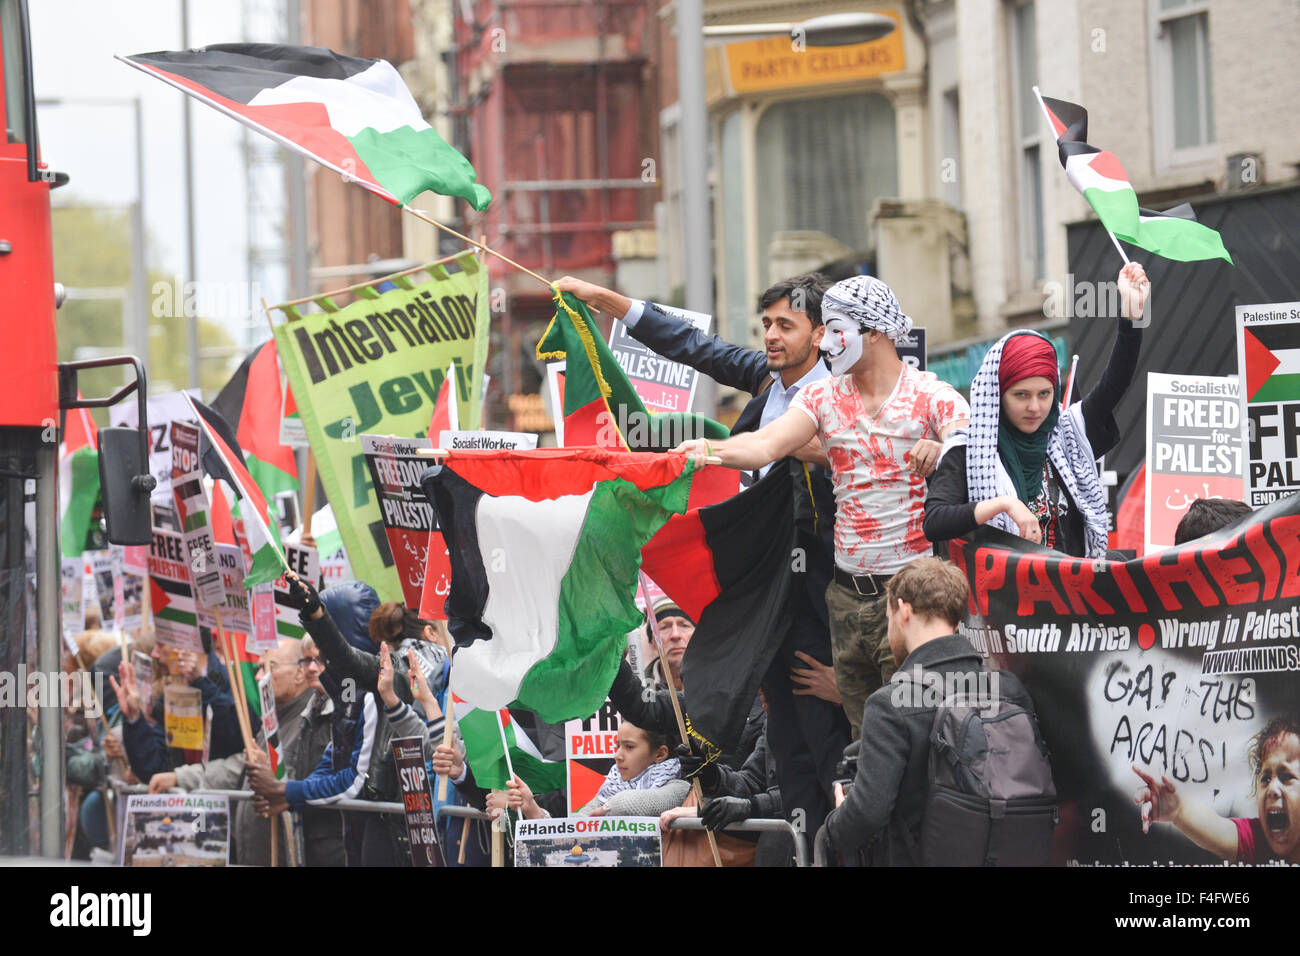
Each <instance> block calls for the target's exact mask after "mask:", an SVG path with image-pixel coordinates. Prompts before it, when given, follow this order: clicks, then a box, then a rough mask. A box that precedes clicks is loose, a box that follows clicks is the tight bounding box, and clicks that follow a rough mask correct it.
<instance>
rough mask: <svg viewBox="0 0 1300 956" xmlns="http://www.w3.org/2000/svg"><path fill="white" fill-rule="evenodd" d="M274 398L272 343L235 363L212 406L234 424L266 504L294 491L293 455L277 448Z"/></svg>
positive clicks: (276, 385) (276, 396)
mask: <svg viewBox="0 0 1300 956" xmlns="http://www.w3.org/2000/svg"><path fill="white" fill-rule="evenodd" d="M280 397H281V392H280V366H279V363H278V362H277V361H276V355H275V342H274V341H267V342H264V343H263V344H262V345H260V346H258V347H257V348H256V349H255V350H254V351H253V352H252V353H251V354H249V355H248V356H247V357H246V358H245V359H244V361H242V362H240V363H239V368H238V369H237V370H236V372H235V374H234V375H233V376H231V379H230V381H229V382H227V383H226V384H225V386H224V387H223V388H222V389H221V391H220V392H219V393H218V394H217V397H216V399H215V400H214V401H213V402H212V407H213V409H215V410H216V411H217V413H218V414H220V415H221V417H222V418H224V419H225V420H226V421H227V422H233V423H234V425H235V440H236V441H237V442H238V443H239V447H240V449H241V450H242V451H243V453H244V463H245V464H246V465H248V473H249V474H250V475H251V476H252V478H253V481H255V482H256V483H257V486H258V487H259V488H261V489H262V494H263V495H264V496H265V497H266V500H267V502H268V504H269V503H272V502H274V501H275V496H276V495H278V494H280V493H281V492H284V491H297V490H298V464H297V462H296V461H295V460H294V457H293V449H292V448H290V447H289V446H288V445H282V444H280ZM272 507H274V505H272Z"/></svg>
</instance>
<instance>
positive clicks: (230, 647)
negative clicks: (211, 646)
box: [212, 608, 257, 750]
mask: <svg viewBox="0 0 1300 956" xmlns="http://www.w3.org/2000/svg"><path fill="white" fill-rule="evenodd" d="M212 614H213V616H214V617H215V618H216V619H217V637H218V639H219V640H220V641H221V649H222V650H223V651H225V654H226V668H227V670H228V671H229V677H230V693H231V696H232V697H234V699H235V716H236V718H238V720H239V730H240V732H241V733H242V734H243V737H244V746H245V747H246V748H248V749H249V750H252V749H254V748H255V747H256V746H257V743H256V741H254V740H253V721H252V720H251V719H250V718H249V716H248V699H247V698H246V697H245V696H244V674H243V669H242V667H241V665H240V662H239V658H238V657H237V656H236V655H235V639H234V638H233V637H231V636H230V635H229V634H227V633H226V629H225V627H224V626H223V625H222V623H221V609H220V608H213V609H212Z"/></svg>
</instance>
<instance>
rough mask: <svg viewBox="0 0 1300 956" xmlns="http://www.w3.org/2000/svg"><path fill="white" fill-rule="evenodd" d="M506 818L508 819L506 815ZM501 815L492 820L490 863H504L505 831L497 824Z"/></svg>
mask: <svg viewBox="0 0 1300 956" xmlns="http://www.w3.org/2000/svg"><path fill="white" fill-rule="evenodd" d="M507 819H509V818H508V817H507ZM500 822H501V817H498V818H497V819H495V820H493V821H492V865H493V866H505V865H506V847H505V831H504V830H502V829H501V827H500V826H498V824H499V823H500Z"/></svg>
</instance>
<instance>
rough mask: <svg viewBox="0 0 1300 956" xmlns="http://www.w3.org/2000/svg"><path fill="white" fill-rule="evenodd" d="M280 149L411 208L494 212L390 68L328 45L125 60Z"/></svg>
mask: <svg viewBox="0 0 1300 956" xmlns="http://www.w3.org/2000/svg"><path fill="white" fill-rule="evenodd" d="M117 59H119V60H121V61H122V62H123V63H126V64H128V65H130V66H133V67H135V68H136V69H138V70H141V71H143V72H145V73H149V74H152V75H153V76H156V77H157V78H158V79H160V80H162V81H163V82H164V83H169V84H171V85H172V86H174V87H176V88H177V89H179V90H181V91H183V92H185V93H188V94H189V95H190V96H192V97H194V98H195V99H197V100H199V101H200V102H202V103H206V104H207V105H208V106H211V107H213V108H214V109H218V110H220V111H221V112H223V113H225V114H226V115H227V116H230V117H231V118H233V119H236V120H238V121H239V122H241V123H243V124H244V125H245V126H248V127H250V128H251V129H254V130H256V131H257V132H259V133H261V134H262V135H263V136H268V137H270V138H271V139H273V140H275V141H276V142H277V143H279V144H280V145H282V146H287V147H288V148H289V149H292V150H294V151H295V152H299V153H302V154H303V155H304V156H307V157H309V158H311V159H314V160H315V161H316V162H318V163H320V164H321V165H323V166H326V167H328V168H329V169H332V170H334V171H335V172H336V173H338V174H339V175H341V176H343V177H344V179H347V180H351V181H352V182H355V183H358V184H359V185H361V186H364V187H365V188H366V189H368V190H370V191H371V192H373V193H375V194H376V195H379V196H382V197H383V198H384V199H387V200H388V201H389V202H391V203H395V204H397V205H399V206H404V205H406V204H407V203H409V202H410V201H411V200H412V199H414V198H415V197H416V196H418V195H420V193H422V192H424V191H425V190H427V189H431V190H433V191H434V192H437V193H441V194H442V195H444V196H460V197H462V198H464V199H465V200H466V201H467V202H469V204H470V205H471V206H473V207H474V208H475V209H478V210H482V209H486V208H487V206H488V203H490V202H491V201H492V194H491V193H489V192H488V191H487V189H485V188H484V187H483V186H480V185H478V184H477V183H476V182H475V178H476V176H475V173H474V167H472V166H471V165H470V164H469V160H467V159H466V158H465V157H464V156H462V155H461V154H460V153H458V152H457V151H456V150H455V149H453V148H452V147H451V146H449V145H448V144H447V143H446V141H444V140H443V138H442V137H441V136H439V135H438V133H437V132H436V131H435V130H434V129H433V128H432V127H431V126H430V125H429V124H428V123H426V122H425V121H424V116H423V115H422V114H421V113H420V107H419V106H418V105H416V102H415V99H414V98H413V97H412V96H411V91H410V90H408V89H407V88H406V84H405V83H403V82H402V77H401V76H400V74H398V72H397V70H396V69H394V68H393V65H392V64H391V63H388V62H387V61H385V60H367V59H361V58H359V57H351V56H341V55H340V54H338V53H335V52H333V51H332V50H327V49H325V48H324V47H307V46H283V45H279V44H271V43H219V44H215V45H213V46H208V47H203V48H202V49H198V50H181V51H178V52H172V53H168V52H164V53H141V54H137V55H135V56H126V57H123V56H119V57H117Z"/></svg>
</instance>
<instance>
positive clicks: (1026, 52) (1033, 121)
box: [1011, 2, 1046, 289]
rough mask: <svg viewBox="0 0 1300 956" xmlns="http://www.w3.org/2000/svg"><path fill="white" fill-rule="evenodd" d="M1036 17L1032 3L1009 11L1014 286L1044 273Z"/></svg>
mask: <svg viewBox="0 0 1300 956" xmlns="http://www.w3.org/2000/svg"><path fill="white" fill-rule="evenodd" d="M1037 32H1038V17H1037V14H1036V11H1035V9H1034V4H1033V3H1032V2H1027V3H1026V2H1021V3H1016V4H1015V5H1014V6H1013V7H1012V9H1011V59H1012V68H1011V80H1012V86H1013V89H1012V91H1011V94H1012V95H1011V101H1012V103H1013V104H1014V108H1015V125H1014V129H1015V135H1016V140H1017V144H1016V179H1017V183H1018V187H1019V189H1018V192H1017V197H1016V198H1017V200H1018V205H1019V207H1020V285H1021V287H1022V288H1025V289H1027V288H1030V287H1031V286H1034V285H1036V284H1037V282H1038V281H1039V280H1040V279H1042V278H1043V276H1044V274H1045V273H1046V263H1045V261H1044V259H1045V252H1044V241H1043V174H1042V165H1041V163H1042V157H1041V155H1040V154H1041V150H1040V148H1039V146H1040V140H1041V138H1042V135H1043V129H1044V122H1045V121H1044V119H1043V115H1042V112H1041V111H1040V110H1039V107H1038V99H1037V98H1036V97H1035V96H1034V87H1035V86H1036V85H1038V40H1037Z"/></svg>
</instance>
